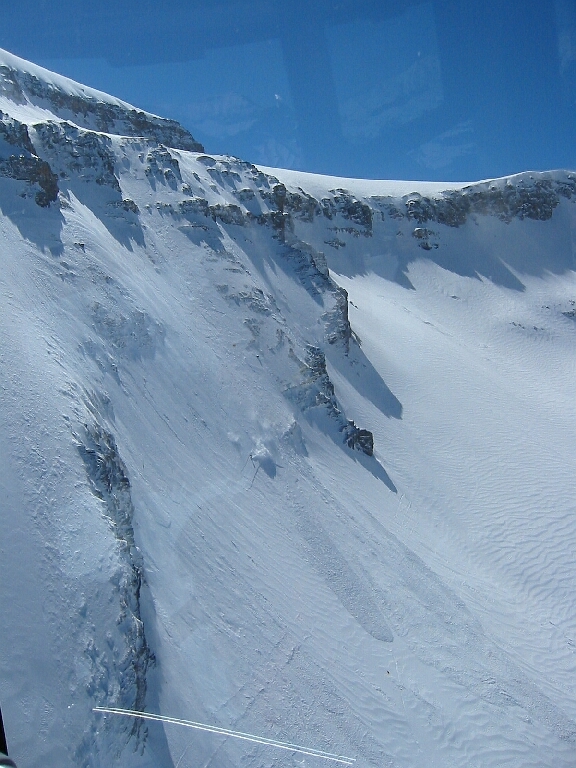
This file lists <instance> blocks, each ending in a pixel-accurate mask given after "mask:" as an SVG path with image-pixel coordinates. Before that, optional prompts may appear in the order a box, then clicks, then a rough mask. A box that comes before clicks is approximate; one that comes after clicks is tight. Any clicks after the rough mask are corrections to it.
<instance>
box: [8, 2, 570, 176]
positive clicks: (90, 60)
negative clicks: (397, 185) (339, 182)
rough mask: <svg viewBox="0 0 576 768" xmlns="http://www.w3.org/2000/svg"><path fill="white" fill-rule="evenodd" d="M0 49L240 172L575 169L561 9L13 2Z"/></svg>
mask: <svg viewBox="0 0 576 768" xmlns="http://www.w3.org/2000/svg"><path fill="white" fill-rule="evenodd" d="M6 5H8V4H6ZM0 46H1V47H3V48H6V49H8V50H10V51H12V52H13V53H16V54H18V55H20V56H23V57H25V58H28V59H31V60H33V61H35V62H37V63H39V64H42V65H43V66H47V67H49V68H51V69H55V70H56V71H58V72H61V73H62V74H65V75H68V76H69V77H72V78H74V79H76V80H80V81H81V82H84V83H86V84H88V85H91V86H94V87H96V88H99V89H101V90H104V91H107V92H109V93H112V94H114V95H116V96H119V97H121V98H123V99H126V100H127V101H130V102H132V103H133V104H136V105H137V106H139V107H141V108H144V109H147V110H150V111H152V112H155V113H157V114H161V115H164V116H167V117H173V118H175V119H177V120H179V121H180V122H182V123H183V124H184V125H186V127H188V128H189V129H190V130H191V132H192V133H193V134H194V136H195V137H196V138H197V139H198V140H200V141H202V142H203V144H204V145H205V147H206V149H207V150H208V151H212V152H222V153H226V152H227V153H230V154H235V155H238V156H240V157H242V158H244V159H246V160H250V161H252V162H256V163H261V164H266V165H272V166H274V165H277V166H284V167H289V168H296V169H301V170H309V171H316V172H322V173H331V174H334V175H345V176H357V177H366V178H406V179H430V180H446V181H450V180H467V179H470V180H472V179H478V178H487V177H493V176H500V175H504V174H508V173H514V172H518V171H522V170H527V169H532V170H544V169H549V168H558V167H564V168H576V142H575V138H576V118H575V114H576V0H549V2H542V0H523V2H519V1H518V0H481V1H480V0H477V1H476V0H469V1H468V2H461V0H436V1H435V2H424V3H418V2H410V1H409V0H406V1H405V2H403V3H401V4H398V3H395V2H392V0H355V1H354V2H352V0H293V1H292V2H284V3H281V2H279V0H212V1H211V2H205V1H204V2H201V1H200V0H188V1H187V2H185V1H183V0H166V1H165V2H164V3H162V4H160V3H155V2H151V0H140V1H139V2H133V0H124V1H123V2H122V3H118V2H115V3H114V2H111V0H101V2H99V3H97V4H95V3H85V2H73V0H60V2H59V3H57V4H54V3H52V2H50V3H49V2H46V1H45V0H22V1H21V2H20V3H19V4H18V7H13V6H12V4H10V6H9V7H8V8H6V9H5V10H4V13H3V25H2V30H1V31H0Z"/></svg>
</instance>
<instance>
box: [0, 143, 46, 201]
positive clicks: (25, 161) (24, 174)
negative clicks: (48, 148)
mask: <svg viewBox="0 0 576 768" xmlns="http://www.w3.org/2000/svg"><path fill="white" fill-rule="evenodd" d="M0 176H5V177H6V178H9V179H17V180H18V181H27V182H28V183H29V184H37V185H38V186H39V187H40V189H39V190H38V191H37V192H36V194H35V195H34V199H35V200H36V202H37V203H38V205H40V206H41V207H42V208H46V207H47V206H49V205H50V203H53V202H54V201H55V200H56V199H57V197H58V177H57V176H56V174H54V173H53V172H52V169H51V168H50V166H49V165H48V163H47V162H46V161H45V160H40V158H39V157H34V156H31V157H26V156H24V155H11V156H10V157H8V158H7V159H5V160H3V159H0Z"/></svg>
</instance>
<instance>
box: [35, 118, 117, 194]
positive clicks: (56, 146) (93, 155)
mask: <svg viewBox="0 0 576 768" xmlns="http://www.w3.org/2000/svg"><path fill="white" fill-rule="evenodd" d="M34 134H35V136H34V139H35V141H36V142H37V150H38V152H39V153H40V154H42V155H47V156H49V158H50V162H51V165H52V167H53V168H54V170H55V171H56V172H57V173H58V174H59V175H60V177H61V178H73V179H74V180H82V181H95V182H96V184H99V185H101V186H108V187H111V188H112V189H113V190H114V191H116V192H120V184H119V183H118V179H117V178H116V175H115V173H114V164H115V155H114V151H113V148H112V144H111V140H110V139H109V138H108V137H107V136H103V135H102V134H99V133H94V131H85V130H82V129H80V128H77V127H76V126H75V125H72V124H71V123H51V122H48V123H38V124H37V125H35V126H34Z"/></svg>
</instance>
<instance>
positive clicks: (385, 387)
mask: <svg viewBox="0 0 576 768" xmlns="http://www.w3.org/2000/svg"><path fill="white" fill-rule="evenodd" d="M575 203H576V173H571V172H566V171H554V172H549V173H523V174H519V175H518V176H514V177H509V178H505V179H497V180H492V181H484V182H478V183H471V184H457V185H454V184H452V185H439V184H427V183H425V182H422V183H414V182H386V181H382V182H376V181H366V182H364V181H359V180H351V179H335V178H331V177H320V176H312V175H310V174H303V173H296V172H292V171H281V170H276V169H268V168H256V167H255V166H253V165H251V164H250V163H247V162H242V161H240V160H238V159H235V158H231V157H220V156H213V155H210V154H208V153H206V152H204V150H203V148H202V147H201V146H200V145H199V144H198V143H197V142H195V140H194V139H193V137H192V136H191V135H190V134H189V133H188V132H187V131H186V130H185V129H184V128H182V127H181V126H179V125H178V124H176V123H174V122H173V121H170V120H164V119H162V118H160V117H156V116H154V115H149V114H147V113H144V112H142V111H140V110H137V109H135V108H134V107H132V106H130V105H128V104H125V103H123V102H121V101H119V100H117V99H114V98H112V97H110V96H107V95H105V94H102V93H99V92H97V91H94V90H91V89H90V88H87V87H84V86H81V85H78V84H77V83H74V82H72V81H70V80H67V79H66V78H63V77H60V76H58V75H55V74H53V73H50V72H47V71H45V70H42V69H41V68H39V67H36V66H34V65H33V64H30V63H28V62H25V61H23V60H21V59H18V58H16V57H14V56H12V55H10V54H8V53H6V52H0V254H1V258H2V269H1V271H0V302H1V304H0V306H1V310H2V311H1V313H0V323H1V328H0V371H1V379H0V385H1V388H2V389H1V397H0V414H1V420H0V423H1V425H2V428H1V429H0V499H1V501H0V526H1V528H0V531H1V538H0V553H1V557H2V579H1V582H0V600H1V603H0V611H1V615H2V638H1V641H0V701H1V704H2V708H3V714H4V722H5V726H6V730H7V735H8V742H9V744H10V748H11V755H12V756H13V757H14V758H15V759H16V761H17V762H18V764H19V765H20V766H21V768H29V767H32V766H38V768H39V767H40V766H47V765H58V766H59V767H60V768H67V767H68V766H79V767H81V768H99V767H100V766H102V767H103V766H109V765H121V766H123V767H124V766H125V767H126V768H132V767H133V766H134V767H135V766H142V767H146V766H149V767H150V768H151V767H152V766H154V767H155V768H159V767H160V766H162V768H164V767H166V768H176V767H178V768H186V766H190V767H192V766H194V768H197V767H198V766H218V768H232V766H235V767H237V766H245V767H246V768H248V767H252V768H265V767H270V768H272V766H296V765H307V766H308V765H309V766H312V765H317V764H320V763H321V762H322V758H321V756H319V755H320V753H321V752H327V753H331V754H337V755H349V756H353V757H354V758H355V760H356V762H355V765H357V766H358V768H364V767H365V766H366V767H368V766H373V767H376V766H377V767H378V768H381V767H382V766H390V768H392V767H394V768H431V766H438V768H440V767H441V768H446V767H447V766H453V767H454V768H468V767H469V766H475V767H476V768H529V767H531V766H532V767H533V768H537V767H538V768H542V767H544V766H550V768H552V767H553V768H569V766H570V767H571V766H574V765H575V758H574V755H575V754H576V696H575V694H574V680H575V674H576V607H575V605H576V603H575V600H574V594H575V587H576V561H575V558H574V549H575V545H576V504H575V502H574V499H575V498H576V480H575V478H576V457H575V452H574V439H575V436H576V406H575V400H574V388H573V382H574V377H575V373H576V325H575V316H576V309H575V307H576V273H575V271H574V270H575V261H574V253H575V242H576V238H575V232H576V205H575ZM94 707H102V708H118V707H120V708H126V709H132V710H134V709H135V710H141V711H147V712H150V713H156V714H159V715H166V716H168V717H173V718H183V719H188V720H193V721H197V722H201V723H208V724H211V725H212V726H214V727H215V728H216V729H221V730H224V731H226V730H227V731H242V732H245V733H249V734H258V735H259V736H261V737H263V739H264V740H270V741H281V742H288V743H291V744H303V745H308V747H309V748H310V750H311V751H312V753H313V754H308V755H302V754H298V753H296V752H290V751H289V750H285V749H284V750H278V749H275V748H274V747H273V746H271V744H267V743H261V744H258V743H252V742H246V741H238V740H236V739H233V738H230V737H227V736H226V735H225V734H224V733H220V734H218V733H204V732H200V731H190V730H188V729H183V728H179V727H177V726H176V725H172V724H170V723H160V722H156V721H144V720H133V719H127V718H122V717H115V716H113V715H105V714H103V713H99V712H94V711H93V708H94Z"/></svg>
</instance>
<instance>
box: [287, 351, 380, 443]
mask: <svg viewBox="0 0 576 768" xmlns="http://www.w3.org/2000/svg"><path fill="white" fill-rule="evenodd" d="M297 362H298V363H299V364H300V372H301V375H302V381H301V383H300V384H298V385H297V386H295V387H290V388H289V389H288V390H287V394H288V396H289V397H290V398H292V399H294V400H295V401H296V402H297V403H298V404H299V406H300V407H301V408H302V410H303V411H308V410H310V409H311V408H318V407H320V408H323V409H325V410H326V412H327V413H328V415H329V416H330V418H332V419H334V420H335V421H336V423H337V424H338V429H339V431H340V432H341V433H342V437H343V442H344V443H345V444H346V445H347V446H348V447H349V448H353V449H355V450H358V451H361V452H362V453H365V454H366V455H367V456H372V454H373V452H374V436H373V434H372V432H369V431H368V430H367V429H360V428H358V427H357V426H356V424H355V423H354V421H352V420H351V419H347V418H346V417H345V416H344V414H343V413H342V410H341V409H340V406H339V405H338V401H337V400H336V395H335V393H334V385H333V384H332V381H331V380H330V376H329V375H328V371H327V370H326V357H325V355H324V352H322V350H321V349H320V348H319V347H315V346H312V345H309V346H308V347H307V349H306V360H305V362H304V363H302V362H301V361H300V360H297Z"/></svg>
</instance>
